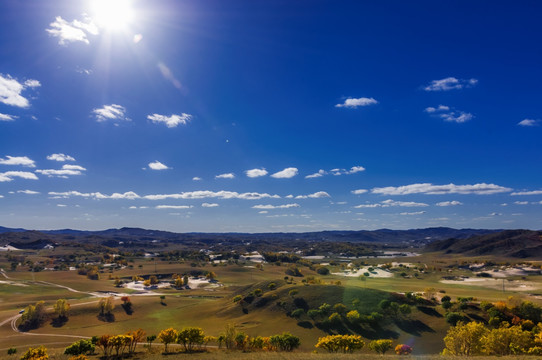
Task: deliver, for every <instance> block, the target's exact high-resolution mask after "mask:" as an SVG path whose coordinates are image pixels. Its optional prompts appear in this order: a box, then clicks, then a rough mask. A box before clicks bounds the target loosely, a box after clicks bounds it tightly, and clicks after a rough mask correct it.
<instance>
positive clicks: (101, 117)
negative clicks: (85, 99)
mask: <svg viewBox="0 0 542 360" xmlns="http://www.w3.org/2000/svg"><path fill="white" fill-rule="evenodd" d="M92 113H93V114H94V115H96V121H98V122H104V121H108V120H112V121H119V120H120V121H130V119H129V118H127V117H126V116H125V115H126V109H125V108H124V106H121V105H117V104H111V105H104V106H103V107H102V108H99V109H93V110H92Z"/></svg>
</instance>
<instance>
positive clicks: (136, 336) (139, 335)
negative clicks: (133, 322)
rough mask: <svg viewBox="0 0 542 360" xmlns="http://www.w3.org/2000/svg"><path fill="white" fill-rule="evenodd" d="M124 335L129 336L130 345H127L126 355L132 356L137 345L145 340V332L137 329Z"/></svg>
mask: <svg viewBox="0 0 542 360" xmlns="http://www.w3.org/2000/svg"><path fill="white" fill-rule="evenodd" d="M126 335H128V336H130V343H129V344H128V353H129V354H133V353H134V352H135V349H136V346H137V343H139V342H142V341H143V339H144V338H145V335H146V333H145V331H143V329H141V328H140V329H137V330H135V331H128V332H127V333H126Z"/></svg>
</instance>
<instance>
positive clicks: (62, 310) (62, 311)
mask: <svg viewBox="0 0 542 360" xmlns="http://www.w3.org/2000/svg"><path fill="white" fill-rule="evenodd" d="M53 309H54V311H55V313H56V314H57V316H58V318H59V319H67V318H68V315H69V311H70V304H68V301H67V300H66V299H58V300H57V301H56V303H55V304H54V305H53Z"/></svg>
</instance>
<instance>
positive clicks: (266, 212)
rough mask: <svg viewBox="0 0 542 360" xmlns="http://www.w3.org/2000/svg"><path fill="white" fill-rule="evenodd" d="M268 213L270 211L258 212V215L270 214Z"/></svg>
mask: <svg viewBox="0 0 542 360" xmlns="http://www.w3.org/2000/svg"><path fill="white" fill-rule="evenodd" d="M268 213H269V211H267V210H262V211H258V214H268Z"/></svg>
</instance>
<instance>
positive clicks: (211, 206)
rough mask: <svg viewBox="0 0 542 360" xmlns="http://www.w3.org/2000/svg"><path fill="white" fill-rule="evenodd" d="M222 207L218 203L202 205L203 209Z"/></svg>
mask: <svg viewBox="0 0 542 360" xmlns="http://www.w3.org/2000/svg"><path fill="white" fill-rule="evenodd" d="M219 206H220V205H218V204H217V203H203V204H201V207H206V208H213V207H219Z"/></svg>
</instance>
